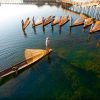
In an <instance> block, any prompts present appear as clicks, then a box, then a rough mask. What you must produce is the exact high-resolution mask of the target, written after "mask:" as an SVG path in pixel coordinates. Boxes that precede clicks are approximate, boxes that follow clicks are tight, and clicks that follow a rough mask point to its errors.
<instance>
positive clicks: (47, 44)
mask: <svg viewBox="0 0 100 100" xmlns="http://www.w3.org/2000/svg"><path fill="white" fill-rule="evenodd" d="M45 46H46V50H48V49H49V47H50V39H49V38H48V37H47V38H46V41H45Z"/></svg>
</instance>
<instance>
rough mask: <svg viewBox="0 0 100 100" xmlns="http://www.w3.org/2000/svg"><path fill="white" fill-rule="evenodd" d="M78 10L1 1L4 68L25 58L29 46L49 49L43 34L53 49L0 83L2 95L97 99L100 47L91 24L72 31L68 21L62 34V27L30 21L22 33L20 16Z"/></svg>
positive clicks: (1, 65)
mask: <svg viewBox="0 0 100 100" xmlns="http://www.w3.org/2000/svg"><path fill="white" fill-rule="evenodd" d="M50 15H54V16H59V17H60V16H62V15H69V16H72V17H73V21H74V20H75V19H76V18H78V17H79V15H78V14H75V13H72V12H70V11H67V10H63V9H62V8H61V7H60V6H58V7H57V6H49V5H44V6H40V7H38V6H36V5H2V6H1V7H0V71H2V70H4V69H6V68H9V67H10V66H12V65H14V64H16V63H18V62H20V61H22V60H24V59H25V58H24V50H25V49H26V48H42V49H44V48H45V38H46V37H49V38H50V40H51V48H52V49H53V52H52V53H51V54H50V56H49V57H45V58H44V59H42V60H41V61H40V62H38V63H36V64H35V65H34V64H33V65H32V66H31V67H30V68H29V69H27V70H25V71H23V72H22V73H20V74H19V75H18V76H17V77H14V78H11V79H10V80H9V81H7V82H5V83H4V84H2V85H1V86H0V99H2V100H5V99H12V100H14V99H27V100H28V99H29V100H33V99H34V100H35V99H36V100H37V99H50V100H51V99H61V100H78V99H79V100H80V99H94V100H98V98H99V94H100V48H99V47H97V46H96V45H97V42H98V40H99V39H100V34H99V32H97V33H96V34H94V35H92V37H91V38H90V40H89V38H88V37H89V34H88V33H89V29H90V28H89V27H88V28H87V29H86V31H85V32H82V29H83V26H78V27H76V28H72V31H71V32H70V30H69V25H70V22H68V23H67V24H65V25H64V26H63V27H62V30H61V32H59V27H58V25H56V26H54V31H52V30H51V25H50V24H49V25H48V26H46V27H45V32H43V30H42V26H38V27H36V32H34V29H33V28H32V21H31V23H30V25H29V26H28V27H27V29H26V33H23V31H22V28H21V20H22V19H24V20H25V19H26V18H27V17H30V20H32V17H33V16H35V19H37V17H39V16H44V17H47V16H50Z"/></svg>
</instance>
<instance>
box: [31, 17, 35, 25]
mask: <svg viewBox="0 0 100 100" xmlns="http://www.w3.org/2000/svg"><path fill="white" fill-rule="evenodd" d="M32 21H33V25H35V21H34V16H33V18H32Z"/></svg>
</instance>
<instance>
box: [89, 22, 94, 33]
mask: <svg viewBox="0 0 100 100" xmlns="http://www.w3.org/2000/svg"><path fill="white" fill-rule="evenodd" d="M94 25H95V20H94V21H93V23H92V25H91V28H90V32H91V31H92V29H93V27H94Z"/></svg>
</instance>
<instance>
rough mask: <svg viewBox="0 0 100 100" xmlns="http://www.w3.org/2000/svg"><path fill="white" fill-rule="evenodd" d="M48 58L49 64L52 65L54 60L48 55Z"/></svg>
mask: <svg viewBox="0 0 100 100" xmlns="http://www.w3.org/2000/svg"><path fill="white" fill-rule="evenodd" d="M47 57H48V64H51V62H52V60H51V56H50V55H48V56H47Z"/></svg>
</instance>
